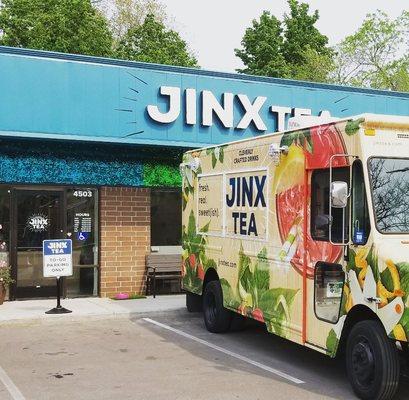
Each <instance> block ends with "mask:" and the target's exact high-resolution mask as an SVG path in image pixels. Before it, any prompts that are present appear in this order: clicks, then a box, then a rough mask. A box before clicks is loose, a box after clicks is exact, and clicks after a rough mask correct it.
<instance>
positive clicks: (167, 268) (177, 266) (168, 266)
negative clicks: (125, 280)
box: [146, 253, 182, 298]
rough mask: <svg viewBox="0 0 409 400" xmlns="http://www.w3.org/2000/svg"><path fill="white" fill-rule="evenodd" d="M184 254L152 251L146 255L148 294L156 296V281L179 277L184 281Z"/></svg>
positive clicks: (178, 278) (179, 279)
mask: <svg viewBox="0 0 409 400" xmlns="http://www.w3.org/2000/svg"><path fill="white" fill-rule="evenodd" d="M181 264H182V256H181V255H180V254H160V253H151V254H148V255H147V256H146V270H147V272H146V294H153V297H154V298H155V297H156V281H157V280H158V279H160V280H169V279H177V280H178V281H179V285H181V281H182V269H181Z"/></svg>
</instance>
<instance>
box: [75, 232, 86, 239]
mask: <svg viewBox="0 0 409 400" xmlns="http://www.w3.org/2000/svg"><path fill="white" fill-rule="evenodd" d="M88 238H89V232H77V240H80V241H84V240H88Z"/></svg>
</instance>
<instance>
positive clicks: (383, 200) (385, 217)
mask: <svg viewBox="0 0 409 400" xmlns="http://www.w3.org/2000/svg"><path fill="white" fill-rule="evenodd" d="M368 169H369V177H370V183H371V190H372V203H373V207H374V212H375V221H376V227H377V228H378V230H379V231H380V232H381V233H409V214H408V209H409V196H408V192H409V159H408V158H380V157H376V158H375V157H374V158H371V159H370V160H369V161H368Z"/></svg>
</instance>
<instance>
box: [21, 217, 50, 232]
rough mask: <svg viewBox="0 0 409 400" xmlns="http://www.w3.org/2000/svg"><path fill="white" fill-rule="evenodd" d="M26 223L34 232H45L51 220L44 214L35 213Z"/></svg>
mask: <svg viewBox="0 0 409 400" xmlns="http://www.w3.org/2000/svg"><path fill="white" fill-rule="evenodd" d="M26 225H27V227H28V229H30V231H32V232H44V231H46V230H47V229H48V227H49V226H50V220H49V218H48V217H46V216H45V215H44V214H33V215H31V216H30V217H28V220H27V224H26Z"/></svg>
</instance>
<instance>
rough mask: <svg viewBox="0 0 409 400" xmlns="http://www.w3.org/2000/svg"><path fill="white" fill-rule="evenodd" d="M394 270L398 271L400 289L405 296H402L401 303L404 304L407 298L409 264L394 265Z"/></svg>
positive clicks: (408, 294)
mask: <svg viewBox="0 0 409 400" xmlns="http://www.w3.org/2000/svg"><path fill="white" fill-rule="evenodd" d="M396 268H397V269H398V271H399V277H400V285H401V288H402V290H403V291H404V292H405V295H404V296H403V301H404V302H405V303H406V300H407V298H408V297H409V263H407V262H401V263H396Z"/></svg>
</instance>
